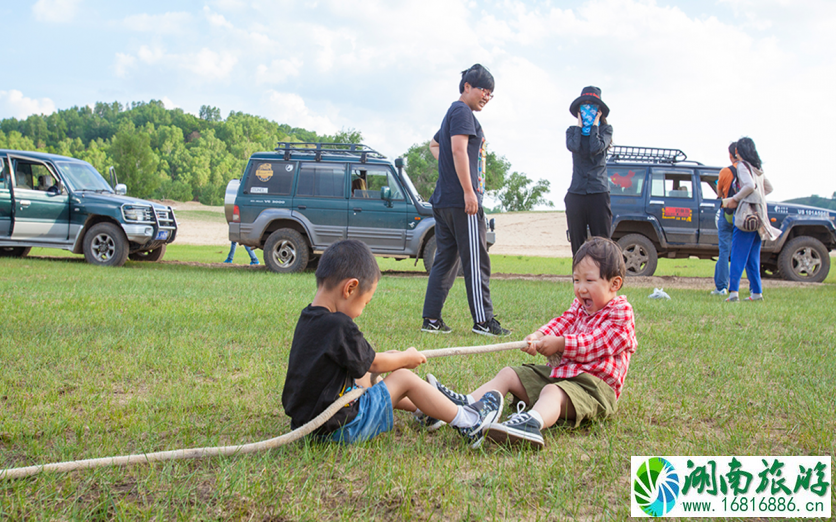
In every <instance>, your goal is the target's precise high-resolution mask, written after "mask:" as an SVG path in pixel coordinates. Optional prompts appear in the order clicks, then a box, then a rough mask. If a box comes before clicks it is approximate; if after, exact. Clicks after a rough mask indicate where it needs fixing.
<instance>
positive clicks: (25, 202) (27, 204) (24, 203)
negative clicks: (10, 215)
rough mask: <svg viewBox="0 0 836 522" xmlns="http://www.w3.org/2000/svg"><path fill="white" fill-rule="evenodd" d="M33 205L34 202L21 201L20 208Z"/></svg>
mask: <svg viewBox="0 0 836 522" xmlns="http://www.w3.org/2000/svg"><path fill="white" fill-rule="evenodd" d="M31 204H32V202H31V201H29V200H28V199H21V200H20V208H27V207H28V206H29V205H31Z"/></svg>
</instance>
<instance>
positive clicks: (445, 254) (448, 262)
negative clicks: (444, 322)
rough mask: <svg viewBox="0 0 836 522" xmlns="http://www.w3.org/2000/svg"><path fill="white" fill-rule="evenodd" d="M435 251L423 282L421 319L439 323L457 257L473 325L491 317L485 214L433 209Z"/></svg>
mask: <svg viewBox="0 0 836 522" xmlns="http://www.w3.org/2000/svg"><path fill="white" fill-rule="evenodd" d="M433 215H434V216H435V238H436V245H437V247H436V248H437V250H436V254H435V262H434V263H433V266H432V270H430V278H429V281H428V282H427V294H426V296H425V297H424V314H423V317H428V318H430V319H440V318H441V309H442V308H443V307H444V301H445V300H447V293H448V292H449V291H450V288H451V287H452V286H453V283H454V282H455V280H456V270H457V267H458V263H456V261H457V259H456V258H457V256H458V257H461V260H462V267H463V269H464V283H465V287H466V288H467V303H468V304H469V305H470V314H471V315H472V316H473V321H474V322H476V323H483V322H485V321H488V320H490V319H491V318H492V317H493V304H491V287H490V283H491V259H490V257H488V248H487V243H486V242H485V233H486V230H485V212H484V211H483V210H482V208H481V207H480V208H479V212H477V213H476V214H474V215H472V216H469V215H467V214H466V213H465V211H464V209H463V208H433Z"/></svg>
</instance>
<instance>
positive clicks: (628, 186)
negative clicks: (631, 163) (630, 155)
mask: <svg viewBox="0 0 836 522" xmlns="http://www.w3.org/2000/svg"><path fill="white" fill-rule="evenodd" d="M645 172H646V171H645V169H641V168H639V169H637V168H626V167H625V168H610V169H608V170H607V176H608V177H609V180H610V194H613V195H616V196H641V194H642V189H643V188H644V175H645Z"/></svg>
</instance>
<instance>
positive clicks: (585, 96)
mask: <svg viewBox="0 0 836 522" xmlns="http://www.w3.org/2000/svg"><path fill="white" fill-rule="evenodd" d="M584 103H594V104H595V105H597V106H598V107H600V108H601V114H602V115H603V116H604V117H605V118H606V117H607V116H609V114H610V108H609V107H607V104H606V103H604V100H602V99H601V89H599V88H598V87H593V86H591V85H590V86H589V87H584V88H583V90H582V91H581V95H580V96H578V97H577V98H575V101H573V102H572V105H570V106H569V112H571V113H572V116H575V117H576V118H577V116H578V109H580V107H581V105H582V104H584Z"/></svg>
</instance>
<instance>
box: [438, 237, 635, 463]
mask: <svg viewBox="0 0 836 522" xmlns="http://www.w3.org/2000/svg"><path fill="white" fill-rule="evenodd" d="M625 272H626V269H625V267H624V258H623V257H622V254H621V249H620V248H619V246H618V245H617V244H615V243H613V242H612V241H611V240H609V239H605V238H601V237H594V238H592V239H591V240H589V241H587V242H586V243H584V244H583V246H582V247H581V248H580V249H579V250H578V252H577V254H576V255H575V258H574V261H573V263H572V279H573V282H574V287H575V300H574V302H573V303H572V306H571V307H570V308H569V310H567V311H566V312H565V313H564V314H563V315H561V316H560V317H556V318H554V319H552V320H551V321H550V322H549V323H548V324H546V325H544V326H543V327H541V328H540V329H539V330H537V331H536V332H534V333H532V334H531V335H529V336H528V337H526V338H525V340H526V341H528V346H527V347H526V348H523V351H524V352H526V353H528V354H529V355H537V354H540V355H542V356H544V357H547V358H548V365H535V364H525V365H523V366H516V367H513V368H510V367H506V368H503V369H502V370H501V371H500V372H499V373H498V374H497V375H496V377H494V378H493V379H491V380H490V381H488V382H487V383H485V384H484V385H482V386H480V387H479V388H478V389H477V390H475V391H474V392H473V393H471V394H470V395H463V394H460V393H456V392H454V391H452V390H450V389H449V388H447V387H446V386H444V385H442V384H440V383H439V382H438V381H437V380H436V379H435V377H433V376H432V375H427V380H428V381H429V382H430V383H431V384H433V385H435V386H436V388H438V389H439V390H440V391H441V392H442V393H444V394H445V395H447V396H448V398H450V399H451V400H453V402H455V403H457V404H469V403H472V402H475V401H476V400H478V399H479V398H480V397H481V396H482V395H483V394H484V393H485V392H487V391H488V390H499V392H500V393H502V394H503V395H504V394H506V393H508V392H511V393H512V394H513V395H514V396H515V397H516V400H517V401H520V402H523V403H525V405H528V406H531V405H533V407H532V408H531V409H530V410H529V411H527V412H525V413H522V412H518V413H515V414H512V415H511V416H510V417H509V418H508V420H506V421H505V422H502V423H493V424H491V425H490V426H489V427H488V432H487V438H488V439H490V440H493V441H496V442H506V441H507V442H510V443H514V444H516V443H528V444H531V445H533V446H535V447H537V448H538V449H539V448H543V447H544V446H545V442H544V440H543V435H542V434H541V433H540V430H542V429H544V428H548V427H550V426H552V425H554V424H555V423H556V422H558V421H561V422H563V423H570V424H573V425H574V426H578V425H579V424H580V423H581V422H582V421H583V420H586V419H593V418H605V417H607V416H609V415H611V414H612V413H614V412H615V408H616V401H617V400H618V397H619V396H620V395H621V389H622V387H623V386H624V377H625V376H626V375H627V368H628V366H629V365H630V356H631V355H632V354H633V352H635V351H636V345H637V341H636V327H635V322H634V320H633V308H632V307H631V306H630V303H628V302H627V299H626V298H625V297H624V296H619V295H617V294H618V291H619V290H620V289H621V286H622V284H623V283H624V277H625ZM515 402H516V401H515ZM520 409H522V408H520Z"/></svg>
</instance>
